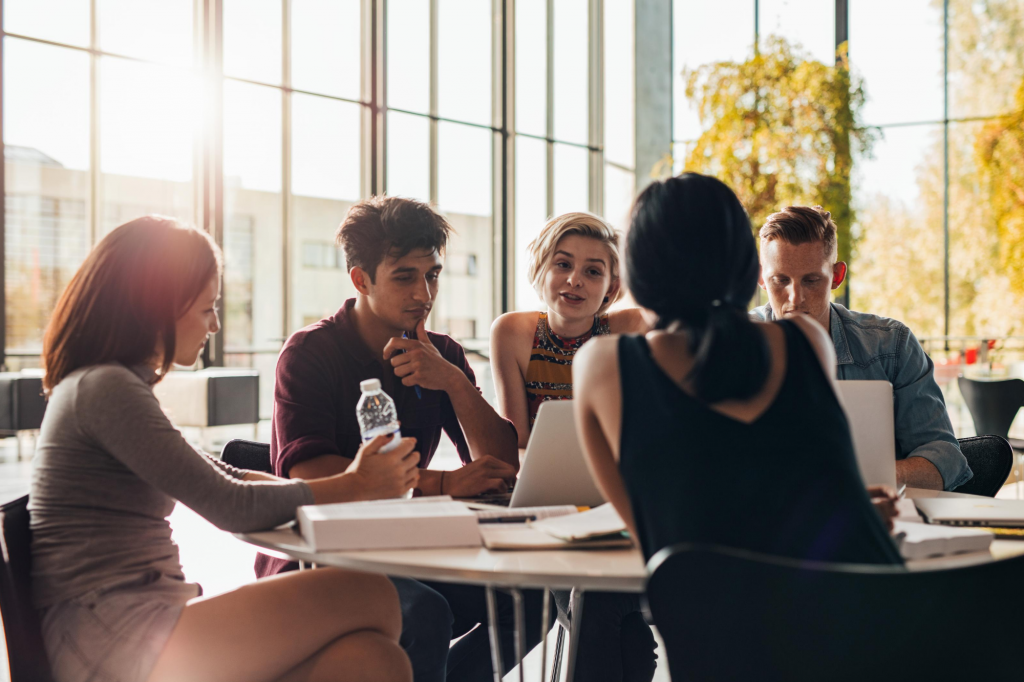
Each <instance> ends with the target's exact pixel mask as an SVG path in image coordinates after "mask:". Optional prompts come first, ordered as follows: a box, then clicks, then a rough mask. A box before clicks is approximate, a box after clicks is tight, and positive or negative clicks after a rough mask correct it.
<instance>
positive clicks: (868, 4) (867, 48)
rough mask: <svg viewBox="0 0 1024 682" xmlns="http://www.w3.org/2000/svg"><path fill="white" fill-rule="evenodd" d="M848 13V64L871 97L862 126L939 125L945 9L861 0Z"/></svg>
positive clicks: (916, 2) (923, 2) (926, 0)
mask: <svg viewBox="0 0 1024 682" xmlns="http://www.w3.org/2000/svg"><path fill="white" fill-rule="evenodd" d="M849 11H850V63H851V65H852V67H853V68H854V70H855V72H856V73H858V74H859V75H860V76H861V77H863V79H864V87H865V90H866V91H867V102H866V103H865V105H864V110H863V114H862V120H863V122H864V123H866V124H869V125H884V124H886V123H911V122H921V121H941V120H942V87H943V86H942V6H941V5H939V6H937V7H936V6H935V5H934V3H932V2H931V0H903V2H898V3H894V2H887V1H885V0H858V2H854V3H851V4H850V10H849ZM880 16H884V17H886V19H885V21H879V17H880Z"/></svg>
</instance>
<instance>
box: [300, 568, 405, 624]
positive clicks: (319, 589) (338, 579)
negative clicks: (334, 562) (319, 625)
mask: <svg viewBox="0 0 1024 682" xmlns="http://www.w3.org/2000/svg"><path fill="white" fill-rule="evenodd" d="M313 573H314V574H317V582H318V583H319V584H318V585H317V586H316V588H315V589H313V590H312V591H310V593H309V594H308V595H307V596H308V597H309V598H310V599H312V600H314V601H315V603H317V604H318V605H319V606H320V607H321V608H323V607H324V606H325V605H326V606H327V608H329V609H331V611H332V612H334V613H338V614H343V613H344V614H346V615H348V616H351V614H353V613H358V614H359V615H360V617H361V619H362V622H361V623H360V626H361V627H359V629H360V630H375V631H377V632H379V633H381V634H382V635H385V636H386V637H388V638H390V639H392V640H394V641H396V642H397V641H398V636H399V634H400V633H401V631H402V611H401V607H400V605H399V603H398V593H397V592H396V591H395V587H394V585H392V584H391V581H390V580H388V579H387V577H386V576H383V575H377V574H373V573H357V572H353V571H344V570H339V569H333V568H322V569H317V570H316V571H313Z"/></svg>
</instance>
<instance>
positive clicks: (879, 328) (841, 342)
mask: <svg viewBox="0 0 1024 682" xmlns="http://www.w3.org/2000/svg"><path fill="white" fill-rule="evenodd" d="M831 305H832V313H831V315H830V316H829V327H830V330H829V331H831V333H832V343H833V344H834V345H835V347H836V361H837V364H838V377H839V379H841V380H842V379H881V380H885V381H888V382H889V383H891V384H892V387H893V404H894V407H895V410H896V414H895V426H896V458H897V459H904V458H906V457H924V458H925V459H927V460H928V461H929V462H931V463H932V464H934V465H935V468H936V469H938V470H939V473H940V474H941V475H942V484H943V486H944V487H945V489H946V490H952V489H953V488H956V487H957V486H960V485H963V484H964V483H966V482H967V481H969V480H971V477H972V476H973V475H974V474H973V473H972V472H971V468H970V467H969V466H968V464H967V459H966V458H965V457H964V455H963V453H962V452H960V445H959V443H957V440H956V436H954V435H953V425H952V424H951V423H950V421H949V413H948V412H946V402H945V400H943V398H942V391H940V390H939V386H938V384H936V383H935V375H934V374H933V370H934V368H935V366H934V365H933V364H932V360H931V358H929V357H928V354H927V353H925V352H924V349H923V348H922V347H921V344H920V343H919V342H918V340H917V338H916V337H915V336H914V333H913V332H912V331H910V329H909V328H908V327H907V325H905V324H903V323H902V322H898V321H897V320H891V319H889V318H888V317H879V316H878V315H869V314H867V313H857V312H854V311H852V310H847V309H846V308H844V307H843V306H841V305H837V304H835V303H833V304H831ZM750 316H751V317H753V318H754V319H756V320H760V321H762V322H771V321H773V320H774V319H775V317H774V316H773V315H772V309H771V305H764V306H761V307H760V308H754V309H753V310H751V311H750Z"/></svg>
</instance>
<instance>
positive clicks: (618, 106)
mask: <svg viewBox="0 0 1024 682" xmlns="http://www.w3.org/2000/svg"><path fill="white" fill-rule="evenodd" d="M634 32H635V31H634V7H633V2H632V0H620V2H614V3H612V2H607V3H605V5H604V158H605V159H606V160H607V161H611V162H613V163H617V164H619V165H621V166H626V167H627V168H632V167H633V165H634V163H635V161H634V158H635V157H634V149H635V145H634V135H635V129H636V125H635V123H634V112H633V108H634V106H635V104H636V87H635V85H634V83H635V61H636V60H635V51H634V49H633V48H634V44H633V43H634Z"/></svg>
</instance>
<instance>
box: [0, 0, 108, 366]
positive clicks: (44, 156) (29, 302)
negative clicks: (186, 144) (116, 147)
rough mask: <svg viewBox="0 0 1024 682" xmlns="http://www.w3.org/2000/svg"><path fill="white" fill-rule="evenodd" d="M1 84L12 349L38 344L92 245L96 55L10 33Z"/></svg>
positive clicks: (8, 340)
mask: <svg viewBox="0 0 1024 682" xmlns="http://www.w3.org/2000/svg"><path fill="white" fill-rule="evenodd" d="M8 6H10V5H8ZM3 88H4V112H3V113H4V145H5V147H4V164H5V168H6V172H5V176H4V181H5V187H4V192H5V194H6V199H5V200H6V214H5V232H6V234H5V237H6V252H5V259H6V261H5V268H6V279H5V282H4V287H5V294H6V305H7V338H6V347H7V348H8V349H18V350H39V349H41V348H42V341H43V338H42V337H43V330H44V329H45V328H46V324H47V323H48V322H49V319H50V312H51V311H52V310H53V308H54V306H56V304H57V299H58V298H59V296H60V294H61V292H62V291H63V290H64V287H65V285H66V284H67V283H68V281H69V280H70V279H71V276H72V275H73V274H74V272H75V270H76V269H77V268H78V266H79V264H81V262H82V259H84V258H85V254H86V253H87V252H88V251H89V239H90V229H89V224H90V221H89V213H90V211H89V56H88V54H86V53H83V52H78V51H76V50H68V49H64V48H59V47H52V46H49V45H41V44H38V43H31V42H27V41H23V40H18V39H16V38H5V39H4V71H3Z"/></svg>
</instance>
